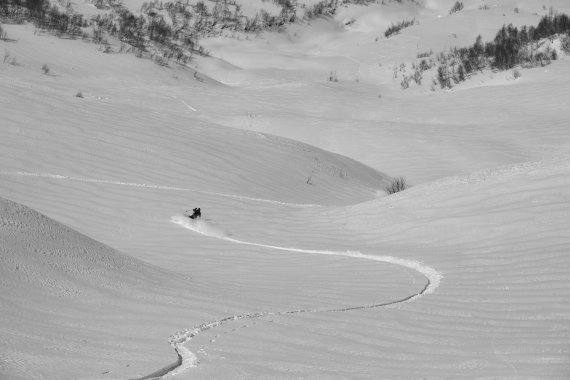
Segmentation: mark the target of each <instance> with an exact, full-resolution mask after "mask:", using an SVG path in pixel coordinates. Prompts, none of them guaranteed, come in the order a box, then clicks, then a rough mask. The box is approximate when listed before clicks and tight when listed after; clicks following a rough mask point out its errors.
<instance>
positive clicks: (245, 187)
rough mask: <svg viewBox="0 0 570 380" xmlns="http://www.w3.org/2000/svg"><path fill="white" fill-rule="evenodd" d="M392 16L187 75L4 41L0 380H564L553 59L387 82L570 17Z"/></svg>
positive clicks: (564, 124) (559, 90)
mask: <svg viewBox="0 0 570 380" xmlns="http://www.w3.org/2000/svg"><path fill="white" fill-rule="evenodd" d="M387 3H388V4H387V5H382V4H369V5H367V6H355V5H350V6H343V7H341V8H340V9H339V12H338V14H337V15H336V16H335V17H333V18H322V19H317V20H312V21H311V22H302V23H298V24H294V25H291V26H290V27H288V28H287V30H285V31H283V32H281V33H269V32H267V33H262V34H259V35H249V36H237V35H234V36H221V37H216V38H210V39H206V40H204V41H203V44H204V46H205V47H206V48H207V50H208V51H209V52H210V54H211V57H208V58H205V57H200V58H196V60H195V61H193V62H192V63H191V64H190V65H189V66H188V67H180V66H178V65H176V64H171V65H170V66H169V67H161V66H158V65H156V64H154V63H152V62H151V61H149V60H144V59H138V58H136V57H135V56H133V55H129V54H119V53H113V54H105V53H103V52H102V51H101V49H100V48H99V47H98V46H97V45H96V44H93V43H89V42H84V41H80V40H70V39H58V38H56V37H53V36H50V35H45V34H42V33H34V32H35V30H34V27H33V26H32V25H31V24H24V25H3V28H4V29H5V30H6V32H7V35H8V37H9V38H10V40H8V41H0V53H2V54H3V55H4V56H5V57H6V56H9V57H10V58H14V60H11V59H10V60H5V62H4V63H3V64H0V107H1V110H2V117H1V118H0V379H2V380H4V379H6V380H12V379H15V380H24V379H26V380H27V379H142V378H144V379H149V378H161V377H162V378H173V379H299V378H308V379H568V378H570V275H569V273H570V256H569V247H570V128H569V125H568V121H569V120H570V108H569V107H568V99H570V59H569V58H568V57H567V56H564V55H561V59H560V60H558V61H554V62H553V63H552V64H551V65H548V66H544V67H537V68H533V69H521V70H520V72H521V74H522V76H521V77H520V78H518V79H516V80H515V79H514V77H513V73H512V72H511V71H505V72H491V71H489V70H487V71H484V72H482V73H479V74H477V75H475V76H473V77H472V78H470V79H469V80H468V81H467V82H465V83H462V84H460V85H457V86H455V87H454V88H453V89H451V90H448V91H443V90H440V89H437V90H436V91H431V90H430V88H429V85H430V81H429V80H426V85H425V86H421V87H418V86H415V87H411V88H410V89H408V90H402V89H401V88H400V79H399V78H396V79H394V78H393V73H394V67H396V68H397V67H399V65H400V64H401V63H406V64H407V66H410V62H411V61H412V60H414V59H415V57H416V55H417V54H418V52H423V51H428V50H433V51H434V52H438V51H441V50H443V49H445V48H447V47H450V46H465V45H468V44H472V43H473V41H474V40H475V37H476V36H477V35H478V34H481V35H482V36H483V38H484V39H490V38H492V37H493V35H494V34H495V32H496V30H497V29H498V28H500V27H501V26H502V25H503V24H505V23H511V22H512V23H513V24H515V25H535V24H536V23H537V22H538V20H539V19H540V16H541V15H543V14H545V13H546V12H547V10H548V8H549V7H550V6H552V7H553V8H554V9H556V10H558V11H562V12H566V13H570V3H568V2H567V1H563V0H557V1H545V2H544V3H542V2H540V4H539V2H535V1H530V0H528V1H523V0H521V1H515V0H505V1H485V2H481V1H464V4H465V9H464V10H463V11H461V12H459V13H456V14H453V15H449V14H448V11H449V9H450V8H451V6H452V5H453V3H454V1H445V0H426V1H423V2H421V4H422V5H421V6H419V5H417V4H413V3H410V2H404V3H402V4H398V3H395V2H387ZM483 3H485V4H487V5H488V9H486V10H482V9H479V8H480V5H481V4H483ZM129 4H130V3H129ZM80 5H82V6H86V4H83V3H81V4H79V3H78V4H77V6H80ZM135 5H136V4H135ZM135 5H133V6H135ZM249 6H250V7H253V8H254V7H257V6H258V5H257V2H251V4H249ZM515 7H516V8H517V9H518V12H514V8H515ZM411 17H416V19H417V20H418V21H419V24H418V25H415V26H413V27H411V28H408V29H404V30H403V31H402V33H401V34H399V35H397V36H393V37H391V38H389V39H386V38H385V37H384V36H383V33H384V30H385V29H386V28H387V27H388V26H389V25H390V24H391V23H395V22H399V21H400V20H402V19H403V18H411ZM246 37H247V38H246ZM44 64H46V65H48V66H49V68H50V70H49V74H44V73H43V72H42V69H41V68H42V65H44ZM331 72H334V73H335V74H336V76H337V77H338V81H337V82H335V81H329V80H328V79H327V78H328V77H329V75H330V73H331ZM78 92H81V93H82V95H83V97H82V98H80V97H76V96H75V95H76V94H77V93H78ZM396 176H405V177H406V178H407V180H408V181H409V182H410V183H411V184H412V185H413V186H412V187H411V188H409V189H408V190H406V191H404V192H400V193H397V194H393V195H390V196H387V195H386V193H385V191H384V189H385V187H386V185H387V184H388V183H389V182H390V180H391V179H392V177H396ZM193 207H201V209H202V214H203V218H202V219H201V220H198V221H191V220H190V219H188V218H185V217H184V216H183V214H184V212H185V211H186V210H188V209H192V208H193Z"/></svg>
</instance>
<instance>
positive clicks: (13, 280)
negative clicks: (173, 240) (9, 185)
mask: <svg viewBox="0 0 570 380" xmlns="http://www.w3.org/2000/svg"><path fill="white" fill-rule="evenodd" d="M0 264H1V265H0V287H1V289H2V292H1V293H0V312H1V314H2V326H1V328H0V329H1V332H2V334H1V335H2V339H0V356H2V358H3V360H2V365H1V366H0V376H1V377H2V378H6V379H18V378H24V379H29V378H45V379H48V378H56V377H58V378H73V377H79V376H83V377H85V376H87V377H90V378H96V377H98V376H101V375H102V374H103V373H113V376H114V377H115V378H117V377H123V378H125V377H128V376H129V375H132V374H133V373H144V372H147V371H150V370H151V369H153V368H156V367H155V366H156V365H158V364H154V363H145V360H144V359H143V360H141V357H140V355H141V353H143V352H144V351H145V350H146V349H148V348H149V343H150V346H152V351H153V352H154V353H155V354H156V355H157V360H156V363H161V362H164V363H167V362H168V361H170V360H171V353H170V352H168V351H167V350H166V349H161V348H160V347H156V346H154V342H155V340H156V339H161V338H163V336H161V335H162V334H164V333H166V332H165V331H164V330H163V327H162V326H160V325H157V324H156V323H155V322H154V321H151V320H149V319H146V320H144V318H148V317H149V316H151V315H154V318H157V317H159V316H160V315H161V314H162V313H165V312H166V310H169V311H170V312H172V311H173V310H176V309H177V308H179V307H180V306H179V305H175V304H183V303H184V302H185V300H184V297H177V296H176V292H175V291H173V289H175V288H181V287H186V288H187V289H188V291H191V289H192V288H191V284H192V283H191V281H189V280H187V279H185V278H184V277H183V276H180V275H179V274H175V273H169V272H167V271H165V270H162V269H160V268H156V267H152V266H150V265H148V264H146V263H144V262H142V261H140V260H137V259H134V258H132V257H129V256H125V255H123V254H121V253H119V252H117V251H115V250H113V249H111V248H109V247H108V246H106V245H104V244H101V243H99V242H96V241H94V240H93V239H90V238H88V237H87V236H85V235H83V234H80V233H77V232H76V231H73V230H72V229H70V228H68V227H65V226H63V225H61V224H59V223H57V222H56V221H54V220H53V219H50V218H48V217H46V216H45V215H42V214H40V213H38V212H35V211H33V210H31V209H29V208H27V207H25V206H22V205H19V204H16V203H13V202H11V201H8V200H6V199H4V198H0ZM171 287H172V288H171ZM141 316H146V317H144V318H143V319H142V320H141ZM134 321H136V323H133V322H134ZM165 322H166V324H169V323H170V322H169V318H168V317H165ZM153 364H154V365H153ZM131 366H132V368H130V367H131Z"/></svg>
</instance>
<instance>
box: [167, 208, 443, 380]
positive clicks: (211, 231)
mask: <svg viewBox="0 0 570 380" xmlns="http://www.w3.org/2000/svg"><path fill="white" fill-rule="evenodd" d="M171 220H172V222H174V223H176V224H179V225H181V226H183V227H184V228H187V229H190V230H192V231H195V232H197V233H200V234H202V235H206V236H211V237H215V238H218V239H223V240H227V241H229V242H232V243H237V244H245V245H252V246H258V247H263V248H269V249H275V250H280V251H290V252H299V253H309V254H317V255H333V256H345V257H351V258H356V259H364V260H372V261H379V262H385V263H389V264H394V265H400V266H404V267H407V268H410V269H413V270H415V271H418V272H419V273H421V274H422V275H424V276H425V277H426V279H427V284H426V285H425V287H424V288H423V289H421V290H420V291H419V292H417V293H415V294H412V295H410V296H408V297H405V298H402V299H399V300H395V301H391V302H385V303H380V304H370V305H362V306H353V307H347V308H338V309H324V310H321V309H299V310H290V311H282V312H253V313H247V314H240V315H233V316H229V317H225V318H222V319H219V320H216V321H212V322H207V323H203V324H201V325H198V326H195V327H193V328H191V329H184V330H180V331H177V332H176V333H174V334H173V335H172V336H171V337H170V338H169V342H170V344H171V345H172V346H173V347H174V349H175V350H176V352H177V354H178V356H179V358H180V364H179V365H178V366H177V367H175V368H173V369H172V370H171V371H169V372H168V373H165V374H164V375H167V374H168V375H177V374H179V373H181V372H183V371H185V370H187V369H188V368H191V367H194V366H196V365H197V363H198V359H197V357H196V355H195V354H194V353H192V352H191V351H190V350H188V349H187V348H185V347H184V346H183V345H184V344H185V343H187V342H189V341H190V340H191V339H192V338H194V337H195V336H196V335H198V334H200V333H202V332H204V331H207V330H210V329H213V328H215V327H218V326H220V325H222V324H225V323H228V322H231V321H236V320H240V319H254V318H261V317H265V316H269V315H291V314H302V313H319V312H329V313H330V312H346V311H351V310H360V309H371V308H377V307H382V306H388V305H394V304H397V303H402V302H406V301H411V300H413V299H415V298H417V297H420V296H422V295H424V294H429V293H433V292H434V291H435V289H436V288H437V287H438V286H439V284H440V281H441V279H442V277H443V276H442V275H441V273H439V272H438V271H437V270H435V269H434V268H431V267H429V266H427V265H424V264H422V263H420V262H417V261H414V260H405V259H400V258H397V257H392V256H374V255H365V254H362V253H360V252H358V251H345V252H340V251H325V250H315V249H300V248H290V247H279V246H274V245H268V244H259V243H253V242H246V241H242V240H238V239H234V238H231V237H229V236H228V233H227V232H226V231H223V230H222V229H220V228H218V227H215V226H212V225H211V224H210V223H208V222H206V221H203V220H190V219H189V218H187V217H185V216H182V215H176V216H173V217H172V219H171ZM164 375H163V376H164Z"/></svg>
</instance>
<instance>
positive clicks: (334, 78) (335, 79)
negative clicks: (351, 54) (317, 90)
mask: <svg viewBox="0 0 570 380" xmlns="http://www.w3.org/2000/svg"><path fill="white" fill-rule="evenodd" d="M329 82H338V76H337V75H336V70H335V71H331V72H330V73H329Z"/></svg>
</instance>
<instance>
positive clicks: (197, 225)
mask: <svg viewBox="0 0 570 380" xmlns="http://www.w3.org/2000/svg"><path fill="white" fill-rule="evenodd" d="M0 175H8V176H26V177H41V178H50V179H57V180H67V181H78V182H87V183H103V184H109V185H116V186H130V187H139V188H146V189H158V190H167V191H190V192H196V193H204V194H210V195H217V196H222V197H228V198H234V199H241V200H249V201H255V202H264V203H273V204H280V205H286V206H294V207H319V205H315V204H295V203H287V202H280V201H275V200H268V199H262V198H253V197H247V196H240V195H234V194H224V193H216V192H210V191H204V190H198V189H191V188H182V187H175V186H162V185H155V184H145V183H136V182H124V181H116V180H107V179H94V178H85V177H74V176H67V175H60V174H52V173H31V172H24V171H18V172H5V171H0ZM171 221H172V222H173V223H176V224H179V225H181V226H182V227H184V228H187V229H190V230H192V231H194V232H197V233H199V234H202V235H206V236H210V237H215V238H218V239H222V240H226V241H229V242H232V243H236V244H244V245H252V246H257V247H264V248H269V249H274V250H279V251H289V252H300V253H310V254H318V255H332V256H344V257H352V258H357V259H364V260H372V261H380V262H385V263H390V264H394V265H400V266H403V267H406V268H409V269H412V270H415V271H417V272H419V273H421V274H422V275H423V276H424V277H425V278H426V280H427V283H426V285H425V287H424V288H423V289H422V290H421V291H419V292H417V293H415V294H412V295H410V296H408V297H405V298H402V299H399V300H396V301H391V302H385V303H381V304H370V305H361V306H354V307H347V308H340V309H299V310H290V311H282V312H254V313H247V314H239V315H233V316H230V317H225V318H222V319H218V320H215V321H212V322H206V323H203V324H201V325H198V326H195V327H193V328H190V329H183V330H179V331H177V332H175V333H174V334H172V335H171V336H170V338H169V339H168V341H169V343H170V344H171V346H172V347H173V348H174V350H175V351H176V354H177V356H178V359H177V361H176V362H175V363H172V364H170V365H168V366H166V367H164V368H162V369H160V370H158V371H155V372H153V373H152V374H150V375H147V376H144V377H141V378H138V379H137V380H150V379H160V378H165V377H169V376H175V375H178V374H180V373H182V372H184V371H186V370H187V369H188V368H191V367H195V366H196V365H197V364H198V358H197V357H196V355H195V354H194V353H193V352H192V351H190V350H189V349H187V348H186V347H184V344H186V343H187V342H189V341H190V340H191V339H192V338H193V337H195V336H196V335H198V334H200V333H202V332H204V331H207V330H210V329H213V328H215V327H218V326H220V325H222V324H225V323H227V322H231V321H236V320H240V319H255V318H261V317H265V316H269V315H291V314H302V313H335V312H346V311H351V310H362V309H372V308H377V307H383V306H389V305H395V304H399V303H403V302H408V301H412V300H414V299H416V298H418V297H421V296H422V295H424V294H430V293H433V292H434V291H435V289H436V288H437V287H438V286H439V284H440V282H441V279H442V278H443V276H442V275H441V273H439V272H438V271H437V270H435V269H434V268H432V267H429V266H427V265H424V264H422V263H420V262H419V261H415V260H408V259H401V258H398V257H393V256H374V255H366V254H363V253H361V252H359V251H327V250H315V249H300V248H290V247H279V246H274V245H267V244H259V243H252V242H246V241H242V240H237V239H233V238H231V237H229V236H227V235H226V234H225V233H224V232H223V231H221V230H219V229H216V228H212V227H211V226H209V225H208V224H207V223H206V222H203V221H201V220H195V221H191V220H190V219H188V218H186V217H184V216H182V215H177V216H173V217H172V218H171Z"/></svg>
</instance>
